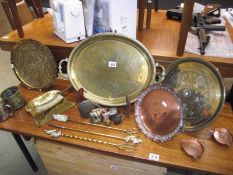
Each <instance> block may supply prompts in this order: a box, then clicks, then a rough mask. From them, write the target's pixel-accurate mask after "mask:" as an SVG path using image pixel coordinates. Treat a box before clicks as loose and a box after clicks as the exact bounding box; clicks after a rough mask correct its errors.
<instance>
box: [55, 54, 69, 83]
mask: <svg viewBox="0 0 233 175" xmlns="http://www.w3.org/2000/svg"><path fill="white" fill-rule="evenodd" d="M68 60H69V59H68V58H65V59H62V60H61V61H60V62H59V66H58V70H59V73H60V74H61V75H62V76H63V77H65V78H67V79H68V78H69V75H68V72H67V70H68V69H67V66H68ZM65 62H66V65H67V66H66V67H64V65H63V63H65ZM64 70H65V71H64ZM63 71H64V72H63Z"/></svg>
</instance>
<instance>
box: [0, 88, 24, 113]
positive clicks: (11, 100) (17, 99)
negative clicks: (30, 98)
mask: <svg viewBox="0 0 233 175" xmlns="http://www.w3.org/2000/svg"><path fill="white" fill-rule="evenodd" d="M0 97H1V98H2V100H3V102H4V103H5V104H8V105H10V106H11V108H12V109H13V110H16V109H19V108H21V107H22V106H23V105H25V103H26V101H25V99H24V98H23V96H22V95H21V94H20V92H19V90H18V87H17V86H11V87H9V88H7V89H5V90H4V91H3V92H2V93H1V94H0Z"/></svg>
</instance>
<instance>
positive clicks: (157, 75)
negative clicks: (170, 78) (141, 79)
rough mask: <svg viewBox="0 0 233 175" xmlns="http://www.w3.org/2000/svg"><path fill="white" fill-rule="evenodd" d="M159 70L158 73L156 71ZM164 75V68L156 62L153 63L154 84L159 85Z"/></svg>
mask: <svg viewBox="0 0 233 175" xmlns="http://www.w3.org/2000/svg"><path fill="white" fill-rule="evenodd" d="M158 70H160V71H158ZM165 75H166V70H165V68H164V67H163V66H162V65H161V64H159V63H158V62H156V63H155V80H154V83H161V82H162V81H163V80H164V78H165Z"/></svg>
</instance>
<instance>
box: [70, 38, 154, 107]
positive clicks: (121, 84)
mask: <svg viewBox="0 0 233 175" xmlns="http://www.w3.org/2000/svg"><path fill="white" fill-rule="evenodd" d="M68 75H69V79H70V81H71V84H72V85H73V86H74V88H75V89H76V90H79V89H80V88H83V89H84V96H85V98H87V99H89V100H91V101H94V102H96V103H99V104H102V105H106V106H121V105H125V104H126V96H128V98H129V100H130V102H134V101H135V100H136V98H137V96H138V95H139V94H140V93H141V91H142V90H143V89H145V88H147V87H148V86H149V85H150V84H151V83H152V82H154V79H155V78H154V77H155V63H154V60H153V57H152V56H151V54H150V53H149V52H148V50H147V49H146V48H145V47H144V46H143V45H142V44H141V43H139V42H138V41H136V40H133V39H130V38H128V37H125V36H121V35H118V34H112V33H111V34H107V33H105V34H98V35H94V36H92V37H89V38H88V39H86V40H84V41H82V42H81V44H80V45H78V46H77V47H76V48H74V49H73V51H72V53H71V55H70V58H69V62H68Z"/></svg>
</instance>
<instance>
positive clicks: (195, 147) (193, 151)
mask: <svg viewBox="0 0 233 175" xmlns="http://www.w3.org/2000/svg"><path fill="white" fill-rule="evenodd" d="M181 145H182V148H183V150H184V151H185V152H186V153H187V154H188V155H190V156H192V157H193V158H195V159H198V158H200V157H201V155H202V154H203V152H204V146H203V144H202V143H201V142H200V141H198V140H197V139H193V138H191V139H184V140H182V141H181Z"/></svg>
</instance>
